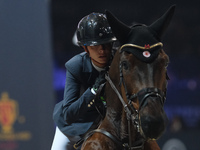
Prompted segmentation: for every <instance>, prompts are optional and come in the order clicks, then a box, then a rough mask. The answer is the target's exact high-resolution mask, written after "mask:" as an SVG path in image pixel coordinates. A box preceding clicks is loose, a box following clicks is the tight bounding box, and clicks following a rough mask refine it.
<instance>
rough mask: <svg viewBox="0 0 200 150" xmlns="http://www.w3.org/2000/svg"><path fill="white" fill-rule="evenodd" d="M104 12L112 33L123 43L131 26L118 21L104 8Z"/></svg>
mask: <svg viewBox="0 0 200 150" xmlns="http://www.w3.org/2000/svg"><path fill="white" fill-rule="evenodd" d="M105 12H106V17H107V20H108V23H109V25H110V27H111V29H112V32H113V34H114V35H115V36H116V38H117V39H118V41H119V42H120V43H121V44H124V43H125V42H126V41H125V40H126V39H127V37H128V35H129V32H130V31H131V28H130V27H128V26H127V25H125V24H124V23H122V22H121V21H119V20H118V19H117V18H116V17H115V16H114V15H113V14H112V13H111V12H110V11H108V10H106V11H105Z"/></svg>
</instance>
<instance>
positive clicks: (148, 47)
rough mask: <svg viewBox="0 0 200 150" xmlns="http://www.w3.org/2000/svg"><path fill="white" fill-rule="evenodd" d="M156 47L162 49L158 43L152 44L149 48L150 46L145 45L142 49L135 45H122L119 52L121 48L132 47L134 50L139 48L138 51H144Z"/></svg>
mask: <svg viewBox="0 0 200 150" xmlns="http://www.w3.org/2000/svg"><path fill="white" fill-rule="evenodd" d="M156 46H161V47H163V44H162V43H161V42H158V43H156V44H153V45H151V46H150V45H149V44H147V45H146V44H145V45H144V47H143V46H139V45H135V44H124V45H122V46H121V47H120V49H119V51H121V50H122V48H124V47H134V48H139V49H142V50H145V49H151V48H154V47H156Z"/></svg>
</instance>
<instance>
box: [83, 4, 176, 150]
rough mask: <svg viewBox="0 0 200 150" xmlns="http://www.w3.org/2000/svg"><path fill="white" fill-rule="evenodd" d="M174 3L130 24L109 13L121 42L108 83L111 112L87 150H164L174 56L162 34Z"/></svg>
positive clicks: (95, 131) (172, 11)
mask: <svg viewBox="0 0 200 150" xmlns="http://www.w3.org/2000/svg"><path fill="white" fill-rule="evenodd" d="M174 10H175V6H171V7H170V8H169V9H168V11H167V12H166V13H165V14H164V15H163V16H161V17H160V18H159V19H158V20H156V21H155V22H154V23H152V24H151V25H150V26H147V25H143V24H142V25H134V26H132V27H129V26H127V25H125V24H123V23H122V22H121V21H119V20H118V19H117V18H116V17H115V16H114V15H113V14H112V13H110V12H109V11H106V16H107V19H108V22H109V24H110V26H111V28H112V31H113V33H114V34H115V36H116V37H117V39H118V40H119V42H120V43H121V47H120V49H119V50H118V51H117V52H116V54H115V56H114V58H113V61H112V63H111V66H110V69H109V72H108V74H107V75H106V79H107V82H106V84H105V99H106V102H107V111H106V115H105V118H104V120H103V121H102V122H101V124H100V126H99V127H98V129H97V130H94V131H92V134H91V136H88V138H87V140H85V142H84V143H83V144H82V150H122V149H127V150H159V149H160V148H159V146H158V144H157V142H156V139H158V138H159V137H160V136H161V135H162V134H163V132H164V130H165V128H166V120H167V117H166V114H165V112H164V109H163V105H164V102H165V97H166V90H167V80H168V76H167V69H166V68H167V65H168V63H169V58H168V56H167V54H166V53H165V52H164V50H163V44H162V42H161V40H160V39H161V37H162V36H163V34H164V32H165V31H166V29H167V27H168V25H169V23H170V21H171V18H172V16H173V13H174Z"/></svg>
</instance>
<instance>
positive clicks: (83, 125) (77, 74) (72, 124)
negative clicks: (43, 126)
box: [53, 52, 99, 136]
mask: <svg viewBox="0 0 200 150" xmlns="http://www.w3.org/2000/svg"><path fill="white" fill-rule="evenodd" d="M65 67H66V69H67V74H66V84H65V91H64V99H63V100H62V101H61V102H59V103H58V104H56V105H55V108H54V112H53V119H54V122H55V124H56V125H57V126H58V128H59V129H60V130H61V132H63V133H64V134H65V135H69V136H76V135H82V134H85V133H86V132H87V131H88V130H89V128H90V127H91V126H92V124H93V123H94V121H95V120H96V119H97V118H98V117H99V114H98V112H97V110H96V109H95V106H94V103H93V102H92V100H93V99H94V97H95V95H94V94H93V93H92V92H91V87H92V85H93V84H94V82H95V79H96V77H97V76H98V75H99V72H98V71H97V70H96V69H95V68H94V67H93V65H92V63H91V59H90V57H89V55H88V54H87V53H86V52H83V53H81V54H78V55H76V56H74V57H73V58H71V59H70V60H69V61H68V62H67V63H66V64H65Z"/></svg>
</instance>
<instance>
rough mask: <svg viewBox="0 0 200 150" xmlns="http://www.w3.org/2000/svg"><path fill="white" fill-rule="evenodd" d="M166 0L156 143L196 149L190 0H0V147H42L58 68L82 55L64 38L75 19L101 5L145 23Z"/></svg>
mask: <svg viewBox="0 0 200 150" xmlns="http://www.w3.org/2000/svg"><path fill="white" fill-rule="evenodd" d="M173 4H176V10H175V14H174V16H173V19H172V22H171V24H170V26H169V28H168V30H167V32H166V34H165V36H164V37H163V39H162V41H163V43H164V50H165V52H166V53H167V54H168V55H169V57H170V64H169V66H168V74H169V77H170V80H169V83H168V91H167V101H166V103H165V111H166V113H167V116H168V118H169V123H168V127H167V130H166V132H165V134H164V135H163V136H162V137H161V138H160V139H159V140H158V143H159V145H160V147H161V149H162V150H199V149H200V143H199V139H200V92H199V91H200V84H199V83H200V69H199V65H200V61H199V58H200V45H199V40H200V20H199V19H200V9H199V6H200V1H198V0H190V1H185V0H162V1H160V0H148V1H147V0H123V1H122V0H109V1H108V0H101V1H100V0H96V1H92V0H73V1H68V0H34V1H30V0H28V1H27V0H20V1H15V0H9V1H8V0H0V72H1V74H0V94H1V97H0V127H1V130H0V150H25V149H29V150H31V149H37V150H45V149H50V146H51V143H52V140H53V135H54V129H55V125H54V123H53V120H52V112H53V107H54V105H55V104H56V103H57V102H59V101H61V100H62V98H63V92H64V85H65V75H66V70H65V66H64V65H65V62H66V61H68V60H69V59H70V58H71V57H73V56H74V55H75V54H78V53H80V52H82V49H80V48H79V47H78V46H75V45H74V44H73V43H72V37H73V35H74V32H75V30H76V27H77V24H78V22H79V21H80V19H81V18H82V17H84V16H86V15H88V14H89V13H91V12H100V13H104V12H105V10H106V9H107V10H110V11H111V12H112V13H113V14H114V15H115V16H116V17H117V18H118V19H119V20H121V21H122V22H124V23H125V24H127V25H131V24H132V23H133V22H138V23H144V24H146V25H150V24H151V23H152V22H153V21H155V20H156V19H158V18H159V17H160V16H161V15H163V14H164V13H165V11H166V10H167V9H168V8H169V7H170V6H171V5H173ZM5 101H6V104H5V103H3V102H5ZM8 107H9V108H10V109H9V110H10V111H7V110H8V109H7V108H8ZM11 116H12V117H11ZM13 116H15V117H13ZM1 118H6V119H1ZM5 120H9V121H5Z"/></svg>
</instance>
